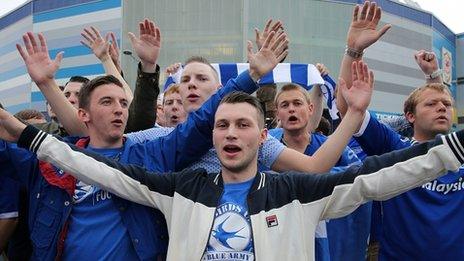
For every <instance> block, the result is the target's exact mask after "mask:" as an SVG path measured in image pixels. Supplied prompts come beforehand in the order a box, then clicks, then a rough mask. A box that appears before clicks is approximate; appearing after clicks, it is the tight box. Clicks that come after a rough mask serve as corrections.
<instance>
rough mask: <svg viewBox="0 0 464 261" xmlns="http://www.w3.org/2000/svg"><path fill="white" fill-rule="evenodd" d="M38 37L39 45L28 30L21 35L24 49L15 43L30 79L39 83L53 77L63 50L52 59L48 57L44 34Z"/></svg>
mask: <svg viewBox="0 0 464 261" xmlns="http://www.w3.org/2000/svg"><path fill="white" fill-rule="evenodd" d="M38 38H39V42H40V45H39V44H37V41H36V39H35V36H34V34H33V33H32V32H28V33H26V34H24V35H23V42H24V47H25V49H26V50H24V49H23V47H22V46H21V45H19V44H16V48H17V49H18V52H19V54H20V55H21V57H22V58H23V60H24V63H25V64H26V68H27V72H28V73H29V75H30V76H31V79H32V80H33V81H34V82H36V83H37V84H38V85H39V84H41V83H44V82H46V81H48V80H51V79H53V78H54V76H55V73H56V71H57V70H58V69H59V67H60V63H61V60H62V59H63V52H60V53H58V54H57V55H56V57H55V59H54V60H52V59H50V56H49V54H48V49H47V44H46V41H45V38H44V36H43V35H42V34H38Z"/></svg>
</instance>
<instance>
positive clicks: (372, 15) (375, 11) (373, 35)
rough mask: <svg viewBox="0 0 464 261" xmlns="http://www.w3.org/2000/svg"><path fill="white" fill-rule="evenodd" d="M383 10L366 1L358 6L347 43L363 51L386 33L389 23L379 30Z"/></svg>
mask: <svg viewBox="0 0 464 261" xmlns="http://www.w3.org/2000/svg"><path fill="white" fill-rule="evenodd" d="M381 14H382V11H381V9H380V7H377V6H376V4H375V3H370V2H369V1H366V2H365V3H364V5H363V6H362V9H361V7H360V6H356V7H355V8H354V11H353V20H352V21H351V25H350V28H349V30H348V37H347V45H348V47H350V48H353V49H355V50H357V51H363V50H364V49H366V48H367V47H369V46H371V45H372V44H373V43H375V42H376V41H377V40H379V39H380V37H381V36H382V35H383V34H385V33H386V32H387V31H388V29H390V28H391V25H389V24H387V25H385V26H383V27H382V28H381V29H380V30H378V31H377V25H378V24H379V21H380V18H381Z"/></svg>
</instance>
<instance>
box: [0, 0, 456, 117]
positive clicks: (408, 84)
mask: <svg viewBox="0 0 464 261" xmlns="http://www.w3.org/2000/svg"><path fill="white" fill-rule="evenodd" d="M63 2H65V3H63ZM362 2H363V1H361V0H339V1H330V0H292V1H281V0H236V1H230V0H201V1H187V0H155V1H153V0H138V1H122V0H100V1H95V0H94V1H89V0H73V1H52V0H39V1H33V2H29V3H27V4H26V5H24V6H23V7H21V8H19V9H18V10H16V11H14V12H13V13H11V14H9V15H7V16H6V17H4V18H2V19H0V37H1V39H8V41H6V42H5V41H4V42H3V43H1V44H0V100H2V102H4V103H5V104H6V105H7V107H8V109H10V110H11V111H13V112H14V111H17V110H19V109H22V108H26V107H32V108H38V109H43V108H44V107H43V97H42V96H41V94H40V93H38V92H37V89H36V87H35V86H34V85H33V84H31V83H30V82H29V80H28V77H27V75H26V74H25V70H24V66H23V65H22V62H21V61H20V60H19V56H18V55H17V54H16V52H15V48H14V43H16V42H19V41H20V36H21V34H22V33H23V32H25V31H26V30H33V31H34V32H39V31H44V33H45V36H46V37H47V38H49V42H50V45H51V47H50V49H51V53H52V55H54V54H56V53H57V52H58V51H59V50H65V59H64V62H63V65H62V70H60V72H59V73H58V75H57V77H58V79H59V81H60V82H65V81H66V80H67V78H69V77H70V76H71V75H78V74H80V75H87V76H93V75H97V74H100V73H101V72H102V67H101V66H100V65H99V64H98V62H97V60H96V59H95V58H94V57H93V56H92V55H90V52H89V51H88V50H87V49H86V48H85V47H83V46H80V45H79V38H80V35H79V32H80V30H81V29H82V28H83V27H85V26H88V25H91V24H93V25H96V26H97V27H99V28H100V29H101V30H103V31H108V30H113V31H114V32H115V33H116V34H117V35H118V36H120V35H123V36H126V35H127V32H129V31H132V32H137V30H138V21H140V20H141V19H143V18H144V17H149V18H152V19H154V20H155V21H156V22H157V24H158V25H159V26H160V28H161V30H162V37H163V47H162V52H161V57H160V59H159V63H160V65H161V66H162V67H165V66H167V65H169V64H171V63H173V62H178V61H179V62H182V61H183V60H185V59H186V58H187V57H188V56H190V55H203V56H205V57H207V58H208V59H209V60H210V61H211V62H243V61H245V60H246V40H247V39H250V40H254V32H253V28H254V27H259V28H262V26H263V25H264V23H265V21H266V20H267V19H268V18H269V17H272V18H275V19H281V20H283V22H284V24H285V29H286V31H287V32H288V34H289V36H290V39H291V45H290V48H291V49H290V55H289V56H288V58H287V60H286V62H294V63H316V62H323V63H325V64H326V65H327V66H328V67H329V69H330V70H331V74H332V75H334V76H337V75H338V71H339V64H340V60H341V58H342V55H343V51H344V48H345V38H346V31H347V28H348V26H349V23H350V19H351V13H352V9H353V5H354V4H356V3H362ZM377 2H378V4H379V5H380V6H381V7H382V9H383V10H384V13H383V15H382V20H381V24H385V23H391V24H393V28H392V29H391V30H390V31H389V32H388V33H387V34H386V35H385V36H384V37H383V38H382V40H381V41H380V42H378V43H376V44H375V45H374V46H372V47H371V48H370V49H369V50H368V51H367V52H366V54H365V60H366V61H367V62H368V63H369V65H370V66H371V68H372V69H373V70H374V71H375V73H376V80H377V82H376V91H375V94H374V98H373V102H372V106H371V109H372V110H374V111H377V112H381V113H386V114H389V113H393V114H397V113H401V111H402V104H403V101H404V99H405V97H406V95H407V94H409V93H410V92H411V91H412V90H413V89H414V88H416V87H418V86H420V85H421V84H423V83H424V76H423V75H422V72H421V71H420V69H419V68H418V66H417V65H416V63H415V61H414V59H413V54H414V52H415V51H416V50H418V49H426V50H434V51H435V52H436V53H437V55H438V57H439V60H440V63H441V62H442V55H443V52H446V56H447V57H451V64H450V65H451V67H450V68H451V70H450V71H451V77H452V78H451V84H450V87H451V89H452V90H453V93H454V95H455V96H456V98H457V101H462V100H463V99H464V94H461V92H462V91H461V89H462V85H461V87H458V86H457V85H456V79H457V77H463V76H464V73H463V70H464V68H463V66H462V63H463V61H464V60H463V58H464V57H463V51H464V50H463V41H464V37H463V36H462V35H458V37H456V35H455V34H454V33H453V32H451V31H450V30H449V29H448V28H447V27H446V26H444V25H443V24H442V23H441V22H440V21H439V20H438V19H437V18H435V17H434V16H433V15H432V14H430V13H428V12H425V11H422V10H420V9H417V8H413V7H410V6H407V5H404V4H401V3H398V2H392V1H389V0H379V1H377ZM121 49H122V50H127V51H131V47H130V43H129V41H128V39H127V37H122V38H121ZM126 53H128V52H126ZM122 56H123V57H122V64H123V70H124V73H125V77H126V79H128V82H129V83H134V80H135V79H134V78H135V70H136V63H137V59H136V58H135V57H131V56H130V55H122ZM457 112H458V115H459V116H461V115H464V110H463V109H462V108H458V110H457Z"/></svg>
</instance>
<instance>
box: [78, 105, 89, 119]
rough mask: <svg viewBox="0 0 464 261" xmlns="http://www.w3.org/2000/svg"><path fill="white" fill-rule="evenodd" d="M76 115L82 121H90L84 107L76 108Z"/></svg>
mask: <svg viewBox="0 0 464 261" xmlns="http://www.w3.org/2000/svg"><path fill="white" fill-rule="evenodd" d="M77 117H78V118H79V120H81V121H82V122H83V123H87V122H89V121H90V117H89V113H88V112H87V111H86V110H85V109H82V108H79V109H78V110H77Z"/></svg>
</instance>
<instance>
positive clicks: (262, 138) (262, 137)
mask: <svg viewBox="0 0 464 261" xmlns="http://www.w3.org/2000/svg"><path fill="white" fill-rule="evenodd" d="M266 139H267V128H263V129H262V130H261V134H260V136H259V145H260V146H262V145H263V144H264V142H265V141H266Z"/></svg>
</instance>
